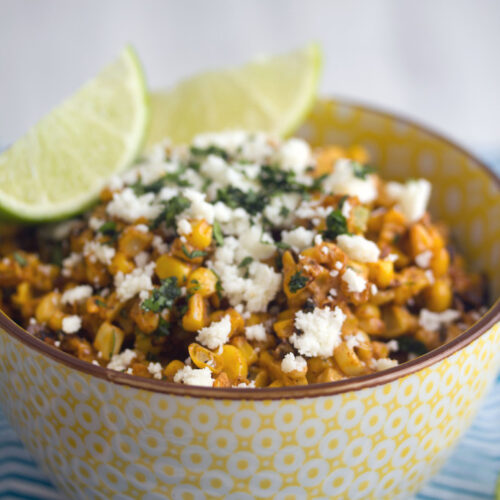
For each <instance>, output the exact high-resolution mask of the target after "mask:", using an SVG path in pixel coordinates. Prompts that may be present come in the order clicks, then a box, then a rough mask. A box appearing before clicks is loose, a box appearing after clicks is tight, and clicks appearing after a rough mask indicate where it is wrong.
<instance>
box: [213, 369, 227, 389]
mask: <svg viewBox="0 0 500 500" xmlns="http://www.w3.org/2000/svg"><path fill="white" fill-rule="evenodd" d="M213 387H231V382H230V381H229V377H228V376H227V373H224V372H222V373H219V375H217V377H216V379H215V380H214V384H213Z"/></svg>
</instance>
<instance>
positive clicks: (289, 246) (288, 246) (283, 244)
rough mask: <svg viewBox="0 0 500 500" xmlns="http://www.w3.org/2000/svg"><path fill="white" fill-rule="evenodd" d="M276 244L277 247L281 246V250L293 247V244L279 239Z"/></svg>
mask: <svg viewBox="0 0 500 500" xmlns="http://www.w3.org/2000/svg"><path fill="white" fill-rule="evenodd" d="M274 246H275V247H276V248H279V249H280V250H288V249H289V248H291V245H289V244H288V243H285V242H284V241H277V242H276V243H275V244H274Z"/></svg>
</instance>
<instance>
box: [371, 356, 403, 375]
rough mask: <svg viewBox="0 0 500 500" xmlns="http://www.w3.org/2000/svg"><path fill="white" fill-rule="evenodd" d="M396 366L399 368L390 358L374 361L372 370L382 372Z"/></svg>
mask: <svg viewBox="0 0 500 500" xmlns="http://www.w3.org/2000/svg"><path fill="white" fill-rule="evenodd" d="M394 366H398V362H397V361H396V360H395V359H390V358H381V359H374V360H373V363H372V368H373V369H375V370H377V371H378V372H380V371H382V370H388V369H389V368H393V367H394Z"/></svg>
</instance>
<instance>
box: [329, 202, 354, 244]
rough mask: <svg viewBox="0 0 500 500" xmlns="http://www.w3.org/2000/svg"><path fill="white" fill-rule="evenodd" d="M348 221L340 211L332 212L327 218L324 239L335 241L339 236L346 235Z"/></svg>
mask: <svg viewBox="0 0 500 500" xmlns="http://www.w3.org/2000/svg"><path fill="white" fill-rule="evenodd" d="M348 232H349V231H348V230H347V219H346V218H345V217H344V216H343V215H342V212H341V211H340V210H338V209H337V210H334V211H333V212H330V213H329V214H328V216H327V218H326V230H325V231H323V238H325V239H327V240H331V241H334V240H335V238H337V236H338V235H339V234H346V233H348Z"/></svg>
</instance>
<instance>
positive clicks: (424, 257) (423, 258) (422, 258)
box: [415, 250, 432, 269]
mask: <svg viewBox="0 0 500 500" xmlns="http://www.w3.org/2000/svg"><path fill="white" fill-rule="evenodd" d="M431 259H432V252H431V251H430V250H426V251H425V252H422V253H419V254H418V255H417V256H416V257H415V263H416V264H417V266H418V267H421V268H423V269H427V268H428V267H429V266H430V265H431Z"/></svg>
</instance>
